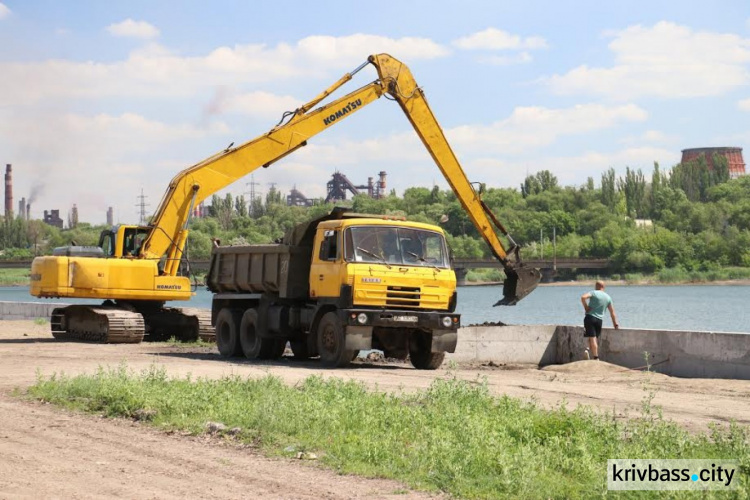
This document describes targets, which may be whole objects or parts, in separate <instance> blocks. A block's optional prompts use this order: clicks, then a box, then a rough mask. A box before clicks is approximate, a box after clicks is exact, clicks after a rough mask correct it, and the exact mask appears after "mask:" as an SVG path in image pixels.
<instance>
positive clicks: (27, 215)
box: [26, 203, 31, 220]
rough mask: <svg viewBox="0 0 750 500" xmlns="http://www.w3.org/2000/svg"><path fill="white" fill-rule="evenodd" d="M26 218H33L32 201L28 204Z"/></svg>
mask: <svg viewBox="0 0 750 500" xmlns="http://www.w3.org/2000/svg"><path fill="white" fill-rule="evenodd" d="M26 220H31V203H27V204H26Z"/></svg>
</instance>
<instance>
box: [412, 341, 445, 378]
mask: <svg viewBox="0 0 750 500" xmlns="http://www.w3.org/2000/svg"><path fill="white" fill-rule="evenodd" d="M431 344H432V339H431V336H430V335H429V334H426V333H420V334H416V333H415V334H412V337H411V339H410V341H409V360H410V361H411V365H412V366H413V367H414V368H416V369H417V370H437V369H438V368H440V365H442V364H443V360H444V359H445V353H444V352H431Z"/></svg>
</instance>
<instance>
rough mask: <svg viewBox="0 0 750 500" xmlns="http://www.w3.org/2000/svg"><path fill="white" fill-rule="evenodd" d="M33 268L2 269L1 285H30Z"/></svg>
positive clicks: (0, 270) (0, 272)
mask: <svg viewBox="0 0 750 500" xmlns="http://www.w3.org/2000/svg"><path fill="white" fill-rule="evenodd" d="M30 275H31V269H15V268H7V269H0V286H13V285H28V284H29V276H30Z"/></svg>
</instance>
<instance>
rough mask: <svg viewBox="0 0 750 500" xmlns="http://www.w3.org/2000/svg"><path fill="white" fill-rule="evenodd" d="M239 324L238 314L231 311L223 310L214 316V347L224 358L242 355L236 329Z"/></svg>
mask: <svg viewBox="0 0 750 500" xmlns="http://www.w3.org/2000/svg"><path fill="white" fill-rule="evenodd" d="M239 324H240V313H239V312H238V311H235V310H233V309H227V308H224V309H222V310H221V311H219V314H218V316H216V347H218V348H219V354H221V355H222V356H224V357H225V358H231V357H235V356H241V355H242V346H241V345H240V338H239V335H238V331H237V330H238V329H239Z"/></svg>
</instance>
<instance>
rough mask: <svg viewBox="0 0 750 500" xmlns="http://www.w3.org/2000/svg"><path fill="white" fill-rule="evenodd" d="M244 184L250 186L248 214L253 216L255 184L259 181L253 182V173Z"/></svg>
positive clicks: (258, 184)
mask: <svg viewBox="0 0 750 500" xmlns="http://www.w3.org/2000/svg"><path fill="white" fill-rule="evenodd" d="M245 185H246V186H250V215H251V216H255V215H256V213H255V196H256V193H255V186H260V182H255V175H251V176H250V182H248V183H246V184H245Z"/></svg>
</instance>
